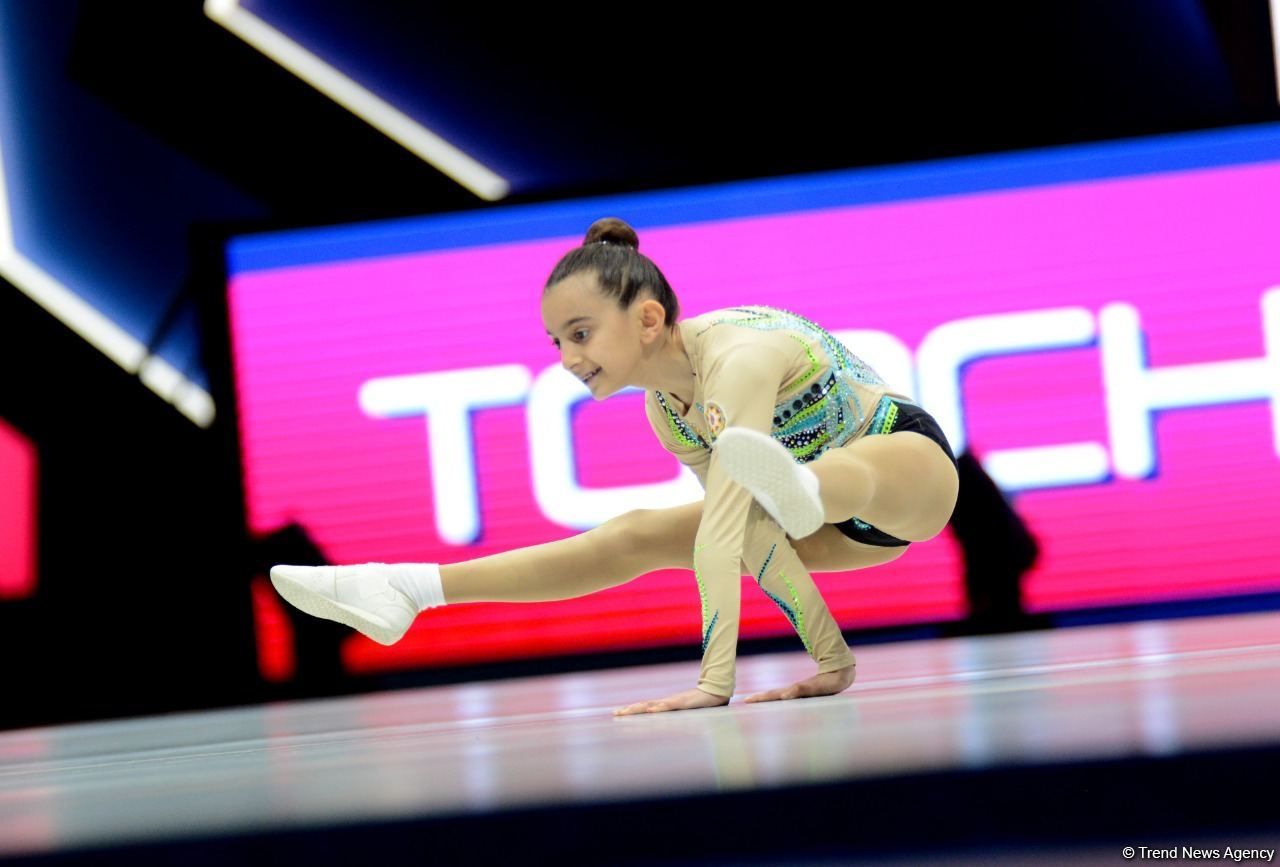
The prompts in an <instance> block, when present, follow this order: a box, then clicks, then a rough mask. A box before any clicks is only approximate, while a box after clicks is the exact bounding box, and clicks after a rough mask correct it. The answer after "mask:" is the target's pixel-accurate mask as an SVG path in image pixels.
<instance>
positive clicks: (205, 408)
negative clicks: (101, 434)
mask: <svg viewBox="0 0 1280 867" xmlns="http://www.w3.org/2000/svg"><path fill="white" fill-rule="evenodd" d="M0 186H3V184H0ZM0 276H2V277H4V279H6V280H8V281H9V282H10V283H12V284H13V285H14V286H17V287H18V289H20V290H21V291H22V293H23V294H24V295H26V296H27V297H28V298H30V299H31V300H32V301H34V302H36V303H37V304H39V305H40V306H41V307H43V308H44V309H45V310H47V311H49V313H51V314H53V316H54V318H56V319H57V320H58V321H60V322H61V323H62V324H64V325H66V326H67V327H68V328H70V329H71V330H72V331H74V332H75V333H76V334H78V335H80V336H81V337H83V338H84V339H85V340H86V341H88V342H89V344H90V345H91V346H93V347H94V348H95V349H97V350H98V351H99V352H101V353H102V354H103V355H105V356H107V357H108V358H110V359H111V360H112V361H114V362H115V363H116V364H118V365H120V366H121V367H123V368H124V369H125V370H127V371H129V372H130V373H134V374H137V375H138V376H139V378H140V379H141V380H142V381H143V383H145V384H146V385H147V387H149V388H150V389H151V390H152V391H154V392H155V393H156V394H158V395H160V396H161V397H163V398H164V399H165V400H167V401H169V402H170V403H172V404H173V405H174V406H175V407H177V409H178V411H179V412H181V413H182V414H183V415H185V416H186V417H187V418H189V419H191V420H192V421H193V422H195V423H196V424H198V425H200V427H208V426H209V425H211V424H213V417H214V403H213V397H212V395H210V394H209V393H208V392H207V391H205V390H204V389H203V388H201V387H200V386H198V385H196V384H195V383H194V382H192V381H190V380H189V379H187V378H186V377H185V376H183V375H182V374H181V373H179V372H178V370H177V369H176V368H174V367H173V365H171V364H169V362H167V361H165V360H164V359H163V358H161V357H160V356H158V355H147V348H146V346H144V345H143V344H142V341H140V340H138V339H137V338H136V337H134V336H133V335H132V334H130V333H129V332H127V331H125V330H124V329H123V328H121V327H120V326H119V325H116V324H115V323H114V322H112V321H111V320H110V319H108V318H107V317H105V316H103V315H102V314H101V313H100V312H98V311H97V310H96V309H94V308H93V307H92V306H90V305H89V304H87V303H85V301H84V299H82V298H80V297H79V296H78V295H76V294H75V293H74V292H72V291H71V290H69V289H68V288H67V287H66V286H63V285H62V284H61V283H59V282H58V281H57V280H55V279H53V278H52V277H50V276H49V275H48V274H46V273H45V272H44V271H42V270H41V269H40V267H39V266H38V265H36V264H35V263H34V262H32V261H31V260H30V259H27V258H26V257H25V256H23V255H22V254H21V253H18V252H17V251H16V250H14V249H13V248H12V247H7V248H2V249H0Z"/></svg>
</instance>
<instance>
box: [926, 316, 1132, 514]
mask: <svg viewBox="0 0 1280 867" xmlns="http://www.w3.org/2000/svg"><path fill="white" fill-rule="evenodd" d="M1094 336H1095V330H1094V324H1093V314H1091V313H1090V312H1089V311H1088V310H1086V309H1085V308H1083V307H1057V308H1052V309H1049V310H1032V311H1027V312H1021V313H999V314H994V315H991V316H971V317H967V318H965V319H957V320H955V321H952V322H946V323H943V324H942V325H939V326H938V327H937V328H935V329H933V330H932V331H930V332H929V333H928V334H926V335H925V338H924V340H922V341H921V342H920V349H919V350H918V352H917V354H916V370H917V375H918V376H919V380H920V398H919V400H920V405H921V406H923V407H924V408H925V409H926V410H928V412H929V413H930V414H932V415H933V417H934V418H935V419H937V421H938V424H939V426H941V427H942V430H943V432H944V433H945V434H946V435H947V440H948V442H950V443H951V448H952V449H953V450H954V451H955V453H956V455H957V456H959V454H960V453H961V452H962V451H964V449H965V446H966V443H967V432H966V430H965V422H964V406H963V402H962V398H961V392H962V389H961V374H962V371H963V369H964V367H965V365H967V364H969V363H970V362H973V361H977V360H978V359H981V358H990V357H992V356H997V355H1008V354H1011V353H1017V352H1035V351H1037V350H1041V349H1058V348H1062V347H1069V346H1088V345H1090V344H1092V343H1093V341H1094ZM983 467H984V468H985V469H986V471H987V472H988V473H989V474H990V475H991V478H992V479H993V480H994V481H995V483H996V484H997V485H999V486H1000V487H1001V488H1003V489H1004V490H1007V491H1011V490H1025V489H1028V488H1044V487H1053V486H1056V485H1069V484H1082V483H1088V482H1098V481H1102V480H1103V479H1105V478H1107V472H1108V467H1107V451H1106V449H1105V448H1104V447H1103V445H1102V444H1101V443H1094V442H1083V443H1064V444H1061V445H1053V446H1035V447H1029V448H1021V449H1001V450H992V451H991V452H989V453H988V454H987V456H986V457H985V458H984V459H983Z"/></svg>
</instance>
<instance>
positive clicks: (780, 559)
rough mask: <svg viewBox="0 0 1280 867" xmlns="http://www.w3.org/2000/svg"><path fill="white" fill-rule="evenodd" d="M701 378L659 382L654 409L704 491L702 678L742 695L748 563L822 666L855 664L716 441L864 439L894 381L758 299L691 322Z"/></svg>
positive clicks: (802, 453)
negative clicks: (679, 391) (724, 463)
mask: <svg viewBox="0 0 1280 867" xmlns="http://www.w3.org/2000/svg"><path fill="white" fill-rule="evenodd" d="M677 327H678V328H680V329H681V337H682V338H683V340H684V345H685V348H686V351H687V352H688V353H689V359H690V361H691V362H692V364H693V370H694V375H695V385H694V392H693V397H692V404H690V405H689V406H687V407H683V406H681V405H680V404H679V402H677V401H676V400H675V399H674V398H672V397H671V395H669V394H666V393H664V392H662V391H658V390H651V391H649V392H648V394H647V395H646V398H645V412H646V415H647V416H648V419H649V423H650V425H651V426H652V427H653V430H654V433H655V434H656V435H657V437H658V439H659V440H660V441H661V443H662V445H663V447H664V448H665V449H667V451H669V452H671V453H672V454H674V455H675V456H676V457H677V458H678V459H679V460H680V461H681V463H684V464H686V465H687V466H689V467H690V468H691V469H692V470H693V472H694V474H695V475H696V476H697V477H698V480H699V482H701V484H702V487H703V489H704V491H705V498H704V501H703V509H702V519H701V523H700V524H699V526H698V531H697V535H696V538H695V542H694V547H693V567H694V575H695V578H696V580H697V584H698V594H699V598H700V601H701V607H702V649H703V655H702V670H701V673H700V675H699V679H698V687H699V688H700V689H703V690H704V691H706V692H710V693H714V694H716V695H721V696H731V695H733V689H734V684H735V659H736V655H737V642H738V627H739V617H740V607H741V581H742V577H741V576H742V574H744V570H745V572H746V573H748V574H751V575H752V576H753V577H754V579H755V581H756V582H757V584H758V585H759V586H760V588H761V589H762V590H763V591H764V592H765V593H766V594H767V595H768V596H769V597H770V598H771V599H773V601H774V602H775V603H777V605H778V607H779V608H780V609H781V610H782V611H783V613H784V614H785V615H786V616H787V618H788V620H790V621H791V623H792V625H793V626H794V627H795V630H796V632H797V633H798V635H799V636H800V639H801V641H802V642H803V644H804V647H805V649H806V650H807V651H808V652H809V654H810V656H812V657H813V658H814V660H816V661H817V663H818V671H819V672H827V671H835V670H837V669H840V668H844V667H845V666H848V665H851V664H853V662H854V655H853V653H852V652H851V651H850V650H849V647H848V645H847V644H846V643H845V641H844V637H843V636H842V635H841V633H840V628H839V625H838V624H837V623H836V622H835V618H834V617H833V616H832V615H831V612H830V611H829V610H828V609H827V606H826V603H825V602H824V601H823V599H822V595H821V593H819V591H818V588H817V587H816V586H815V584H814V582H813V578H812V577H811V576H810V575H809V572H808V570H807V569H806V568H805V566H804V564H803V563H802V562H801V560H800V558H799V556H798V555H797V554H796V551H795V549H794V548H793V547H792V545H791V541H790V539H788V537H787V535H786V533H785V532H784V531H783V530H782V528H781V527H780V526H779V525H778V524H777V522H776V521H774V520H773V519H772V518H770V517H769V516H768V514H767V513H766V512H765V511H764V510H763V509H762V508H761V507H760V505H759V504H758V503H756V502H755V500H754V498H753V497H752V496H751V494H750V492H749V491H747V490H746V489H745V488H743V487H742V486H741V485H739V484H737V483H736V482H734V481H733V480H732V479H730V478H729V476H728V475H727V474H726V473H725V472H724V469H723V467H721V466H720V463H719V460H718V458H717V455H716V450H715V440H716V437H717V436H718V435H719V433H720V432H721V431H723V430H724V428H725V427H727V426H730V425H735V426H742V427H748V428H751V429H753V430H757V431H760V432H762V433H766V434H769V435H771V436H772V437H773V438H774V439H775V440H777V441H778V442H780V443H782V445H783V446H785V447H786V448H787V449H788V451H790V452H791V454H792V456H793V457H795V459H796V460H797V461H800V462H802V463H807V462H808V461H811V460H814V459H816V458H817V457H818V456H819V455H821V454H822V453H823V452H824V451H825V450H826V449H828V448H838V447H840V446H843V445H846V444H847V443H849V442H852V441H853V440H855V439H858V438H859V437H861V436H863V435H864V434H865V433H866V430H867V428H868V427H869V425H870V422H871V417H872V414H873V413H874V410H875V407H876V405H877V404H878V402H879V401H880V399H881V398H882V397H883V396H884V395H886V394H890V395H893V396H895V397H897V396H901V397H906V396H905V395H900V394H898V393H897V392H892V391H890V390H889V389H888V388H887V387H886V386H885V384H884V381H883V380H882V379H881V378H880V377H879V376H878V375H877V374H876V373H875V371H874V370H872V369H871V368H870V367H869V366H867V365H866V364H865V363H864V362H862V361H861V360H860V359H858V358H857V357H856V356H854V355H853V354H852V353H850V352H849V350H848V349H847V348H846V347H845V346H844V345H843V344H841V343H840V342H839V341H838V340H836V338H835V337H833V336H832V335H831V334H830V333H829V332H827V331H825V330H824V329H822V328H821V327H820V326H818V325H817V324H816V323H814V322H812V321H810V320H808V319H806V318H804V317H802V316H799V315H797V314H795V313H791V312H789V311H786V310H781V309H779V308H774V307H767V306H761V305H748V306H742V307H730V308H724V309H720V310H712V311H709V312H707V313H704V314H702V315H700V316H696V317H692V318H689V319H684V320H681V321H679V322H678V323H677Z"/></svg>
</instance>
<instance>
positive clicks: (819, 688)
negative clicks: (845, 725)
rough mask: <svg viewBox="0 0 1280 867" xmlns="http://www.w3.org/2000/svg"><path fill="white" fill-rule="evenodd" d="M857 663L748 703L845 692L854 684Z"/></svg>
mask: <svg viewBox="0 0 1280 867" xmlns="http://www.w3.org/2000/svg"><path fill="white" fill-rule="evenodd" d="M857 667H858V665H857V663H854V664H853V665H850V666H846V667H845V668H841V669H838V670H836V671H828V672H824V673H822V674H815V675H814V676H813V677H811V678H809V679H808V680H802V681H800V682H799V683H793V684H791V686H788V687H784V688H782V689H771V690H769V691H768V692H758V693H756V694H755V695H753V696H749V697H748V698H747V701H779V700H785V699H789V698H813V697H814V696H819V695H835V694H836V693H838V692H844V691H845V690H846V689H848V688H849V686H850V685H851V684H852V683H853V677H854V669H856V668H857Z"/></svg>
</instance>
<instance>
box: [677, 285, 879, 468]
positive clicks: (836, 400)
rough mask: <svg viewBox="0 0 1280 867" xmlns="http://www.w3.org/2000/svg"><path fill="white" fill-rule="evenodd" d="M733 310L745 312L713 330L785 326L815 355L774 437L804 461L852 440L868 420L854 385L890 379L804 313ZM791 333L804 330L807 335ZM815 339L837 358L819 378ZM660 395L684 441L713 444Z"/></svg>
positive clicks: (777, 417) (787, 391)
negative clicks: (850, 350) (727, 327)
mask: <svg viewBox="0 0 1280 867" xmlns="http://www.w3.org/2000/svg"><path fill="white" fill-rule="evenodd" d="M727 312H729V313H736V314H740V315H737V316H721V317H720V318H718V319H714V320H711V322H710V324H708V325H707V328H713V327H715V326H716V325H718V324H721V323H726V324H731V325H738V326H743V327H746V328H755V329H758V330H760V331H774V330H778V329H785V330H786V331H787V332H788V335H787V336H789V337H791V338H792V339H794V340H797V341H799V342H801V343H802V344H804V348H805V352H806V353H807V355H808V357H809V367H808V369H806V370H805V371H804V372H803V373H801V374H800V375H799V376H797V377H795V378H794V379H792V380H791V381H790V382H788V383H786V385H785V386H783V387H782V389H781V390H782V393H783V394H784V395H792V393H793V392H796V391H800V393H799V394H796V395H795V396H792V397H789V398H788V399H787V400H784V401H782V402H780V403H776V404H775V405H774V410H773V425H772V431H771V435H772V436H773V438H774V439H775V440H777V441H778V442H779V443H781V444H782V446H783V447H784V448H785V449H786V450H787V452H788V453H790V455H791V456H792V457H793V458H795V460H796V461H797V462H798V463H802V464H804V463H809V462H810V461H813V460H816V459H817V458H818V457H820V456H821V455H822V453H823V452H825V451H826V450H827V449H828V448H836V447H839V446H842V445H844V444H845V443H847V442H848V441H849V440H851V439H852V438H853V435H854V434H855V433H856V432H857V431H858V429H859V428H860V427H861V426H862V423H863V422H864V421H865V420H866V413H865V412H864V410H863V407H862V402H861V401H860V400H859V399H858V396H857V393H856V392H855V391H854V388H853V386H852V383H855V382H856V383H862V384H864V385H872V386H883V385H884V384H885V383H884V380H883V379H881V378H880V376H879V375H878V374H877V373H876V372H875V371H874V370H873V369H872V368H871V367H870V366H869V365H867V364H866V363H865V362H864V361H862V359H860V358H858V357H857V356H856V355H854V354H853V353H851V352H849V350H848V349H847V348H846V347H845V345H844V344H843V343H841V342H840V341H839V340H837V339H836V338H835V337H834V336H833V335H832V334H831V333H830V332H828V331H827V330H826V329H824V328H822V327H821V326H820V325H818V324H817V323H815V322H812V321H811V320H809V319H806V318H805V317H803V316H801V315H799V314H798V313H792V312H791V311H789V310H782V309H780V308H777V307H767V306H764V305H755V306H753V307H730V308H728V310H727ZM704 331H705V329H704ZM790 332H799V334H802V335H804V337H803V338H802V337H800V336H798V335H797V334H794V333H790ZM701 333H702V332H699V334H701ZM815 342H816V343H817V345H818V346H820V347H821V348H822V350H823V352H824V353H825V354H826V356H827V358H829V359H830V360H831V369H830V370H829V371H828V372H827V375H826V376H824V377H816V376H815V374H816V373H817V371H818V370H819V369H820V368H821V367H822V362H821V360H820V359H819V358H818V356H817V355H816V354H815V353H814V347H813V346H812V345H811V344H813V343H815ZM811 380H812V381H811ZM654 393H655V395H656V396H657V399H658V403H659V405H660V406H661V407H662V409H663V411H664V413H665V414H666V417H667V423H668V425H669V426H670V428H671V433H672V436H673V437H674V438H675V439H676V440H677V441H678V442H680V443H681V444H683V445H685V446H687V447H699V448H706V449H709V448H711V446H710V444H709V443H708V442H707V441H706V439H704V438H703V437H702V436H699V435H698V433H697V431H695V430H693V429H692V428H691V427H690V426H689V424H688V423H687V422H686V421H685V420H684V419H683V418H682V417H681V416H680V415H679V414H678V413H677V412H676V411H675V410H674V409H672V408H671V406H670V405H669V404H668V403H667V401H666V400H665V399H664V398H663V396H662V393H661V392H660V391H655V392H654Z"/></svg>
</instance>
